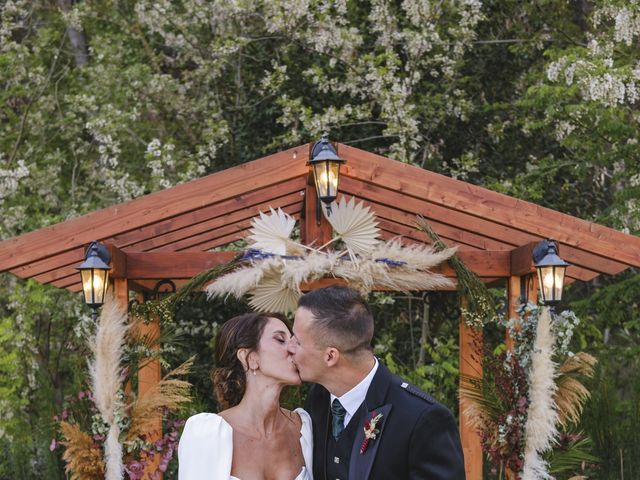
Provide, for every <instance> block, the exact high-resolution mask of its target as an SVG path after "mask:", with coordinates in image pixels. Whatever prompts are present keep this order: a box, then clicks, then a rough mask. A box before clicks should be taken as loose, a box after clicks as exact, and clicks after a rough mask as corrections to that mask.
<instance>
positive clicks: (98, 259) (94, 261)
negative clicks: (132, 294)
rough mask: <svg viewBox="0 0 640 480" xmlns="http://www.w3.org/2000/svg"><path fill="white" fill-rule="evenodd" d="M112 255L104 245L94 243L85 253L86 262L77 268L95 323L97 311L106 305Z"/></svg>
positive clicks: (85, 298) (86, 301) (85, 299)
mask: <svg viewBox="0 0 640 480" xmlns="http://www.w3.org/2000/svg"><path fill="white" fill-rule="evenodd" d="M109 262H111V254H110V253H109V250H108V249H107V247H105V246H104V245H103V244H102V243H100V242H97V241H93V242H91V243H90V244H89V247H88V248H87V251H86V252H85V256H84V262H82V263H81V264H80V266H78V267H77V269H78V270H80V276H81V277H82V290H83V292H84V301H85V303H86V304H87V305H89V306H90V307H91V308H92V309H93V312H92V314H91V317H92V318H93V320H94V321H95V319H96V318H97V316H98V313H97V309H98V308H100V307H101V306H102V305H103V304H104V298H105V294H106V293H107V288H108V286H109V270H110V269H111V267H110V266H109Z"/></svg>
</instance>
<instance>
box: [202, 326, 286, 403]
mask: <svg viewBox="0 0 640 480" xmlns="http://www.w3.org/2000/svg"><path fill="white" fill-rule="evenodd" d="M270 318H277V319H279V320H282V321H283V322H285V324H286V319H285V317H284V316H282V315H280V314H279V313H245V314H243V315H238V316H237V317H233V318H232V319H230V320H227V321H226V322H225V323H224V324H223V325H222V327H220V329H219V330H218V333H217V334H216V338H215V352H214V357H215V362H216V363H215V365H216V368H215V370H214V371H213V374H212V380H213V391H214V393H215V396H216V400H217V402H218V406H219V410H226V409H227V408H231V407H234V406H236V405H238V403H240V400H242V396H243V395H244V392H245V390H246V387H247V377H246V375H247V368H248V366H247V367H245V366H244V365H242V362H240V360H239V359H238V355H237V354H238V350H240V349H241V348H246V349H247V350H248V351H249V353H251V352H257V351H258V347H259V345H260V339H261V338H262V334H263V333H264V327H265V326H266V325H267V323H268V322H269V319H270Z"/></svg>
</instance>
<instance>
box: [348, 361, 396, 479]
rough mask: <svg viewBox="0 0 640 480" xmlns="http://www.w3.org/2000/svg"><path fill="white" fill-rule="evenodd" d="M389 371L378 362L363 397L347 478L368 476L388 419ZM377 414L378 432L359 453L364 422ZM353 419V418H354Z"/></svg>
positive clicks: (364, 477)
mask: <svg viewBox="0 0 640 480" xmlns="http://www.w3.org/2000/svg"><path fill="white" fill-rule="evenodd" d="M391 378H392V377H391V372H389V370H388V369H387V367H385V366H384V365H382V363H378V370H377V371H376V374H375V375H374V377H373V380H372V382H371V385H370V386H369V390H368V391H367V396H366V398H365V401H364V402H365V405H364V406H365V411H364V417H361V418H360V425H358V429H357V431H356V437H355V440H354V442H353V447H352V449H351V461H350V462H349V478H357V479H363V480H366V479H368V478H369V474H370V473H371V468H372V467H373V462H374V460H375V458H376V454H377V452H378V446H379V445H380V439H381V437H382V434H383V432H384V427H385V425H386V424H387V421H388V420H389V415H390V413H391V408H392V405H391V404H390V403H389V404H385V403H384V402H385V399H386V396H387V391H388V390H389V385H390V383H391ZM377 414H382V418H381V419H380V421H379V422H378V424H377V425H376V428H377V429H378V430H380V433H378V435H377V436H376V438H375V440H373V439H372V440H370V441H369V445H368V446H367V449H366V450H365V452H364V453H360V446H361V445H362V442H363V441H364V423H365V421H367V420H370V419H371V418H373V417H374V416H375V415H377ZM354 420H355V419H354Z"/></svg>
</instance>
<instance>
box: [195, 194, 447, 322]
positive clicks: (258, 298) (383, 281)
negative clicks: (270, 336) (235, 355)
mask: <svg viewBox="0 0 640 480" xmlns="http://www.w3.org/2000/svg"><path fill="white" fill-rule="evenodd" d="M323 211H324V210H323ZM330 211H331V214H330V215H329V214H328V213H327V212H326V211H325V215H326V218H327V220H328V221H329V223H330V224H331V226H332V227H333V230H334V232H335V236H334V237H333V238H332V239H331V240H330V241H329V242H327V243H326V244H325V245H321V246H318V247H314V246H312V245H304V244H302V243H300V242H298V241H295V240H293V239H292V233H293V231H294V227H295V219H293V218H292V217H291V216H290V215H288V214H286V213H284V212H283V211H282V210H280V209H278V210H273V209H271V213H270V215H266V214H264V213H262V212H261V213H260V216H259V217H257V218H254V219H253V220H252V229H251V230H250V233H251V234H250V235H249V236H248V239H247V240H248V241H249V242H250V243H251V248H250V249H248V250H247V251H246V252H245V253H244V255H242V257H241V259H240V260H241V261H242V266H241V267H240V268H238V269H237V270H235V271H233V272H231V273H227V274H226V275H223V276H221V277H219V278H217V279H216V280H215V281H214V282H213V283H211V284H210V285H209V286H208V287H207V293H208V294H209V297H217V296H225V295H234V296H235V297H236V298H241V297H243V296H244V295H245V294H249V296H250V300H249V304H250V305H251V307H252V308H254V309H255V310H259V311H265V312H281V313H288V312H291V311H293V310H295V308H296V305H297V303H298V299H299V298H300V295H301V294H302V290H301V287H300V286H301V284H303V283H309V282H312V281H315V280H319V279H322V278H326V277H333V278H339V279H342V280H345V281H346V282H347V283H348V284H349V285H350V286H352V287H353V288H356V289H357V290H359V291H360V292H361V293H363V294H367V293H369V292H370V291H371V290H372V289H373V288H374V287H376V286H378V287H380V286H381V287H383V288H385V289H388V290H396V291H410V290H432V289H434V288H438V287H450V286H452V285H453V283H452V282H451V280H449V279H448V278H447V277H445V276H444V275H442V274H439V273H434V272H432V271H431V269H433V268H434V267H436V266H438V265H439V264H441V263H442V262H444V261H445V260H447V259H449V258H451V256H452V255H453V254H454V253H455V251H456V249H455V248H445V249H441V250H438V249H436V248H434V247H433V246H431V245H427V244H414V245H411V246H403V245H402V243H401V241H400V239H399V238H396V239H393V240H391V241H388V242H384V241H381V240H379V238H378V237H379V229H378V228H377V222H376V218H375V215H374V214H373V213H372V212H371V211H370V210H369V208H368V207H365V206H364V205H363V204H362V203H356V202H355V201H354V200H353V198H351V199H350V200H349V201H347V200H346V199H345V198H344V197H343V198H342V200H341V201H340V202H339V203H335V202H334V204H333V205H332V206H331V210H330ZM336 247H337V248H336Z"/></svg>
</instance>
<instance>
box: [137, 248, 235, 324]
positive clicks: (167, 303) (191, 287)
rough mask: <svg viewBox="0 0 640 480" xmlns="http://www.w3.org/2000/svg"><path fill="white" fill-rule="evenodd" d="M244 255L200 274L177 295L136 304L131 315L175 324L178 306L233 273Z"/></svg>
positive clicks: (146, 321) (177, 292) (147, 320)
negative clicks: (222, 276) (213, 282)
mask: <svg viewBox="0 0 640 480" xmlns="http://www.w3.org/2000/svg"><path fill="white" fill-rule="evenodd" d="M241 258H242V254H240V255H238V256H236V257H235V258H234V259H233V260H231V261H230V262H227V263H223V264H221V265H216V266H215V267H213V268H210V269H209V270H205V271H204V272H201V273H199V274H198V275H196V276H195V277H193V278H192V279H191V280H189V282H188V283H186V284H184V285H183V286H182V287H180V288H179V289H178V290H177V291H176V292H175V293H172V294H171V295H168V296H166V297H164V298H161V299H158V300H147V301H145V302H142V303H134V304H133V305H132V306H131V313H132V314H133V315H136V316H138V317H140V318H142V319H144V322H145V323H149V322H150V321H151V319H154V318H157V319H159V321H160V323H161V324H163V325H165V324H169V323H172V322H173V319H174V316H175V312H176V308H177V306H178V305H179V304H180V303H181V302H183V301H184V300H185V299H186V298H187V297H188V296H189V295H191V294H192V293H193V292H199V291H201V290H202V288H203V287H204V286H205V285H207V284H208V283H211V282H212V281H214V280H215V279H216V278H218V277H220V276H221V275H224V274H226V273H229V272H231V271H233V270H234V269H235V268H236V267H237V266H238V265H239V264H240V263H241Z"/></svg>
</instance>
